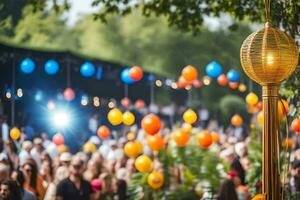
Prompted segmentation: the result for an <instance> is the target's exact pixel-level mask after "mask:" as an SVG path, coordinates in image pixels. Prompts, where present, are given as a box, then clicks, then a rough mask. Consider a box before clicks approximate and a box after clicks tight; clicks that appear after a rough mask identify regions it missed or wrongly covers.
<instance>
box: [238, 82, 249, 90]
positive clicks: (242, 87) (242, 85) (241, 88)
mask: <svg viewBox="0 0 300 200" xmlns="http://www.w3.org/2000/svg"><path fill="white" fill-rule="evenodd" d="M246 90H247V86H246V85H245V84H243V83H241V84H240V85H239V91H240V92H245V91H246Z"/></svg>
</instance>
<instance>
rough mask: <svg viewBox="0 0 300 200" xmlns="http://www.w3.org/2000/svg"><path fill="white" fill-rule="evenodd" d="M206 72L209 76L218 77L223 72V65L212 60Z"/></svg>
mask: <svg viewBox="0 0 300 200" xmlns="http://www.w3.org/2000/svg"><path fill="white" fill-rule="evenodd" d="M205 72H206V74H207V75H208V76H209V77H211V78H217V77H218V76H220V75H221V74H222V66H221V65H220V64H219V63H218V62H216V61H212V62H210V63H208V64H207V65H206V68H205Z"/></svg>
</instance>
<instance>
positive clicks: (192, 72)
mask: <svg viewBox="0 0 300 200" xmlns="http://www.w3.org/2000/svg"><path fill="white" fill-rule="evenodd" d="M181 75H182V76H183V78H185V80H187V81H189V82H192V81H194V80H196V79H197V77H198V71H197V69H196V68H195V67H193V66H192V65H188V66H186V67H185V68H183V70H182V71H181Z"/></svg>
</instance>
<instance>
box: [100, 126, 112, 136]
mask: <svg viewBox="0 0 300 200" xmlns="http://www.w3.org/2000/svg"><path fill="white" fill-rule="evenodd" d="M97 135H98V136H99V138H101V139H106V138H108V137H109V135H110V130H109V128H107V126H100V127H99V128H98V130H97Z"/></svg>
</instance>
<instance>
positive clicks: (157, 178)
mask: <svg viewBox="0 0 300 200" xmlns="http://www.w3.org/2000/svg"><path fill="white" fill-rule="evenodd" d="M147 182H148V184H149V186H150V187H151V188H152V189H154V190H156V189H159V188H160V187H161V186H162V185H163V184H164V176H163V175H162V174H161V173H160V172H152V173H151V174H149V176H148V180H147Z"/></svg>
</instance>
